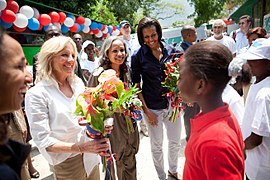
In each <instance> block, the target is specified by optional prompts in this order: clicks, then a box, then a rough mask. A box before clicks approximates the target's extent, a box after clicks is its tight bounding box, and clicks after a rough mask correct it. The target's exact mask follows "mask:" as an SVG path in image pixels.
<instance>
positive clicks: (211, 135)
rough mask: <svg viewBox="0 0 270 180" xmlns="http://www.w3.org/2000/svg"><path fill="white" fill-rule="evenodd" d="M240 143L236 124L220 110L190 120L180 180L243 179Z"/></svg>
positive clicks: (224, 108) (242, 159) (240, 136)
mask: <svg viewBox="0 0 270 180" xmlns="http://www.w3.org/2000/svg"><path fill="white" fill-rule="evenodd" d="M243 149H244V142H243V138H242V133H241V130H240V127H239V125H238V122H237V120H236V118H235V117H234V115H233V114H232V113H231V111H230V110H229V108H228V105H227V104H226V105H225V106H222V107H220V108H217V109H215V110H214V111H211V112H209V113H206V114H202V113H200V114H198V115H197V116H196V117H195V119H191V136H190V139H189V141H188V143H187V146H186V149H185V156H186V162H185V167H184V175H183V180H206V179H207V180H219V179H220V180H224V179H229V180H234V179H244V155H243Z"/></svg>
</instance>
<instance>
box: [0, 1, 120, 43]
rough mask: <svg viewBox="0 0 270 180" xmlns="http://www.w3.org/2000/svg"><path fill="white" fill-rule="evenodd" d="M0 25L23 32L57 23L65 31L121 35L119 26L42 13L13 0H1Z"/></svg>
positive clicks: (58, 14)
mask: <svg viewBox="0 0 270 180" xmlns="http://www.w3.org/2000/svg"><path fill="white" fill-rule="evenodd" d="M0 11H1V12H0V25H1V26H3V27H5V28H6V29H9V28H13V29H14V30H15V31H17V32H23V31H25V30H26V29H27V28H28V29H30V30H32V31H38V30H42V28H43V30H45V31H46V29H47V28H48V27H49V26H51V25H55V26H57V27H59V29H61V31H62V32H63V33H67V32H69V31H70V32H83V33H85V34H94V35H95V36H96V37H97V38H106V37H107V36H112V35H114V36H118V35H121V32H120V31H119V26H118V25H117V26H113V25H105V24H102V23H99V22H95V21H92V20H91V19H89V18H87V17H86V18H84V17H82V16H78V17H75V16H74V15H72V14H66V13H64V12H56V11H52V12H50V13H49V14H40V13H39V11H38V10H37V9H36V8H34V7H30V6H28V5H24V6H22V7H19V5H18V3H17V2H16V1H13V0H0Z"/></svg>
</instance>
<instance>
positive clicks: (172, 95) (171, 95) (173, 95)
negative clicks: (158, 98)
mask: <svg viewBox="0 0 270 180" xmlns="http://www.w3.org/2000/svg"><path fill="white" fill-rule="evenodd" d="M181 60H182V53H181V54H174V55H173V56H172V60H171V61H169V62H167V63H166V64H165V65H166V70H165V74H166V78H165V81H164V82H162V83H161V84H162V85H163V87H166V88H167V89H168V90H169V92H168V93H165V94H164V95H165V96H166V97H167V98H168V99H169V111H168V114H166V117H167V116H169V117H170V118H169V120H170V121H171V122H175V121H176V118H178V117H179V116H180V112H181V109H184V108H185V106H184V105H183V102H182V99H181V97H180V95H179V90H178V88H177V81H178V79H179V63H180V61H181Z"/></svg>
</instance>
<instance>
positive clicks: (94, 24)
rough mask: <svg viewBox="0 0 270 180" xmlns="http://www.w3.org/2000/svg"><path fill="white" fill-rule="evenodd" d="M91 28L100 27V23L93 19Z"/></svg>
mask: <svg viewBox="0 0 270 180" xmlns="http://www.w3.org/2000/svg"><path fill="white" fill-rule="evenodd" d="M90 28H91V29H93V30H95V29H97V28H98V24H97V23H96V22H95V21H92V23H91V25H90Z"/></svg>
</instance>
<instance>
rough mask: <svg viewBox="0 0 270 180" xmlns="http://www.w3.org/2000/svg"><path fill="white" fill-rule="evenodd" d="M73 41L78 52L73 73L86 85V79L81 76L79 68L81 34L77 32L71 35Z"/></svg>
mask: <svg viewBox="0 0 270 180" xmlns="http://www.w3.org/2000/svg"><path fill="white" fill-rule="evenodd" d="M72 39H73V41H74V42H75V44H76V47H77V53H78V57H77V60H76V62H77V63H76V67H75V74H76V75H77V76H78V77H79V78H81V80H82V81H83V83H84V85H86V80H85V78H84V76H83V72H82V68H81V64H80V60H81V52H82V36H81V35H80V34H78V33H76V34H74V35H73V38H72Z"/></svg>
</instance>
